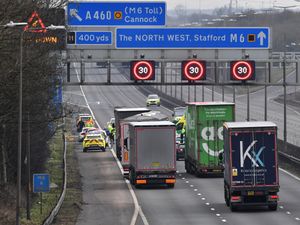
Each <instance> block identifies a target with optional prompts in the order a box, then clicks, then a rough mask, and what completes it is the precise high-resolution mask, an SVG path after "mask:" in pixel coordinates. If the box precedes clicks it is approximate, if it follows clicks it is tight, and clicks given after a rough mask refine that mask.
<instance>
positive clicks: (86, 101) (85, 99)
mask: <svg viewBox="0 0 300 225" xmlns="http://www.w3.org/2000/svg"><path fill="white" fill-rule="evenodd" d="M74 64H75V63H74ZM74 64H73V65H74ZM75 73H76V76H77V79H78V81H80V79H79V74H78V71H77V69H76V68H75ZM79 87H80V90H81V93H82V95H83V98H84V101H85V103H86V105H87V107H88V109H89V110H90V112H91V114H92V116H93V118H94V119H95V122H96V124H97V126H98V128H101V127H100V125H99V123H98V121H97V120H96V117H95V115H94V113H93V111H92V109H91V107H90V105H89V103H88V100H87V98H86V96H85V94H84V91H83V88H82V85H79Z"/></svg>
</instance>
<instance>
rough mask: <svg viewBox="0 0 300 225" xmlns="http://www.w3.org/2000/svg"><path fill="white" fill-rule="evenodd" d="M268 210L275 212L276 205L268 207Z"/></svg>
mask: <svg viewBox="0 0 300 225" xmlns="http://www.w3.org/2000/svg"><path fill="white" fill-rule="evenodd" d="M269 210H271V211H276V210H277V203H276V204H274V205H269Z"/></svg>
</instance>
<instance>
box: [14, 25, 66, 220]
mask: <svg viewBox="0 0 300 225" xmlns="http://www.w3.org/2000/svg"><path fill="white" fill-rule="evenodd" d="M10 24H12V22H11V23H10ZM20 24H23V25H24V23H20ZM26 24H27V23H26ZM58 29H64V30H65V29H66V28H65V27H64V26H54V25H52V24H51V25H50V26H49V27H46V30H58ZM30 30H38V29H29V30H22V32H21V37H20V78H19V79H20V84H19V124H18V156H17V157H18V159H17V163H18V169H17V202H16V203H17V204H16V225H20V207H21V190H22V189H21V181H22V179H21V176H22V122H23V120H22V114H23V108H22V106H23V37H24V34H25V32H27V31H30ZM29 160H30V159H29Z"/></svg>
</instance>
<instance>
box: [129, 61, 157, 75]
mask: <svg viewBox="0 0 300 225" xmlns="http://www.w3.org/2000/svg"><path fill="white" fill-rule="evenodd" d="M130 78H131V80H155V62H154V61H145V60H142V61H131V62H130Z"/></svg>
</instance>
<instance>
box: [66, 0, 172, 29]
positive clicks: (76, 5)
mask: <svg viewBox="0 0 300 225" xmlns="http://www.w3.org/2000/svg"><path fill="white" fill-rule="evenodd" d="M67 12H68V20H67V23H68V25H69V26H144V25H149V26H162V25H165V24H166V3H165V2H69V3H68V6H67Z"/></svg>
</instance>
